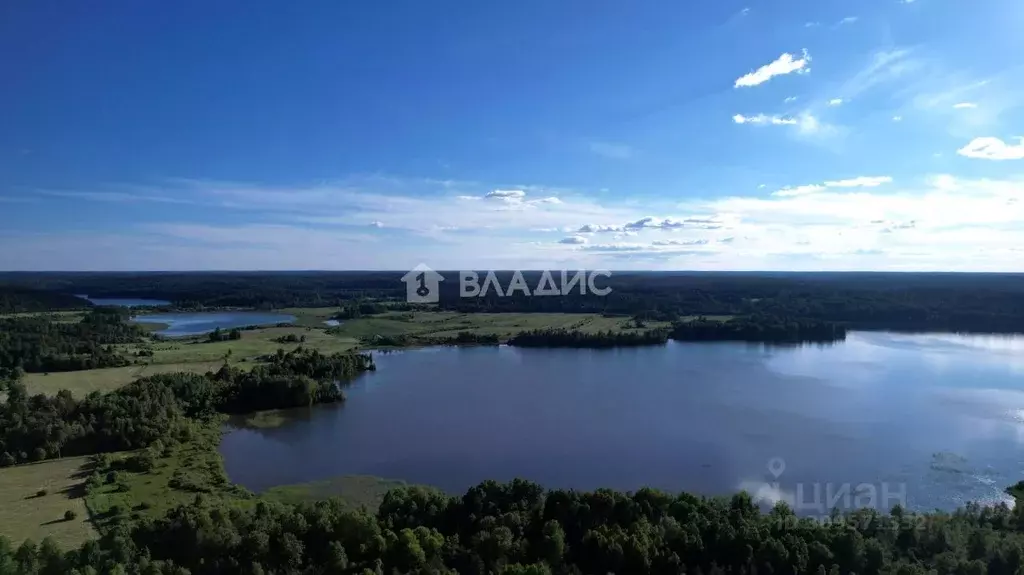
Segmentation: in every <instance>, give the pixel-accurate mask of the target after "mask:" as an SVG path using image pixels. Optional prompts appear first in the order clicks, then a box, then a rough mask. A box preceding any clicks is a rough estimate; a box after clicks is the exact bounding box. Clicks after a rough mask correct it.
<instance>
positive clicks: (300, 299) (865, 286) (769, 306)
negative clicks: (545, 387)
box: [0, 272, 1024, 332]
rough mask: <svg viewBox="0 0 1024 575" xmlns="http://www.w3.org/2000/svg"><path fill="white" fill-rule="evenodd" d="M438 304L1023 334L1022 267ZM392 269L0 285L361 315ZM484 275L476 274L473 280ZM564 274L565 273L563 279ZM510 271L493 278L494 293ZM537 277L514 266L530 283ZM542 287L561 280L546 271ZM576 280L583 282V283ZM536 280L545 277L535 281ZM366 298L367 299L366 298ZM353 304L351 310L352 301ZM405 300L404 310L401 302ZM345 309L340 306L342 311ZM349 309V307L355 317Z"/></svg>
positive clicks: (699, 277) (792, 276) (629, 288)
mask: <svg viewBox="0 0 1024 575" xmlns="http://www.w3.org/2000/svg"><path fill="white" fill-rule="evenodd" d="M442 274H443V275H444V277H445V278H446V281H443V282H441V284H440V302H439V306H440V307H441V308H442V309H452V310H459V311H465V312H474V311H486V312H505V311H507V312H570V313H579V312H595V313H613V314H625V315H638V316H640V317H642V318H644V319H652V320H664V321H676V320H677V319H678V318H679V317H684V316H696V315H709V316H710V315H740V316H746V315H753V314H758V313H762V314H767V315H772V316H778V317H791V318H804V319H810V320H816V321H829V322H836V323H842V324H844V325H846V326H847V327H854V328H860V329H904V330H940V331H979V332H1018V331H1022V330H1024V328H1022V327H1021V326H1024V274H951V273H861V272H848V273H753V272H749V273H746V272H744V273H699V272H658V273H655V272H621V273H620V272H616V273H614V274H612V276H611V277H601V278H598V279H597V280H596V281H595V285H596V287H598V288H604V287H610V288H611V289H612V291H611V292H610V293H608V294H607V295H605V296H597V295H594V294H593V293H591V292H590V291H589V288H588V291H587V293H586V294H580V290H579V284H576V286H575V287H574V288H573V289H572V290H571V293H568V294H566V295H562V296H557V297H546V296H539V297H523V296H522V295H515V296H511V297H499V296H498V295H497V293H496V292H495V290H493V289H491V290H489V292H488V293H487V294H486V295H485V296H484V297H469V298H463V297H460V285H459V284H460V282H459V280H458V277H459V274H458V273H457V272H442ZM402 275H403V273H402V272H279V273H273V272H236V273H228V272H203V273H10V272H8V273H0V284H6V285H9V286H20V287H29V288H44V289H48V290H53V291H57V292H62V293H65V294H67V293H89V294H92V295H93V296H95V297H104V296H105V297H114V296H120V297H138V298H153V299H166V300H171V301H174V302H175V303H176V304H178V305H203V306H241V307H255V308H280V307H288V306H317V307H335V306H337V307H342V308H344V309H345V310H353V309H355V311H359V309H360V308H361V306H363V305H364V304H367V305H369V306H370V308H369V310H370V311H373V307H374V306H376V305H379V304H380V302H383V301H387V302H389V305H398V306H400V307H401V306H404V305H406V304H404V301H405V284H404V283H402V282H401V280H400V278H401V276H402ZM485 276H486V273H481V274H480V278H481V283H482V280H483V278H484V277H485ZM572 276H573V274H572V273H570V274H568V277H569V278H570V279H571V277H572ZM511 277H512V274H511V273H509V272H501V273H498V274H497V278H498V282H499V284H500V286H502V287H503V288H507V287H508V286H509V285H510V281H511ZM541 277H542V276H541V273H540V272H526V273H524V279H525V281H526V283H527V285H528V287H529V288H530V289H531V290H533V289H536V287H538V286H539V285H541V284H540V278H541ZM551 277H552V279H553V281H554V285H555V286H556V287H559V288H560V286H561V285H562V282H561V274H560V273H557V272H556V273H553V274H551ZM583 283H584V284H585V283H586V282H585V281H584V282H583ZM544 285H545V287H547V284H544ZM371 300H373V302H375V303H370V302H371ZM353 306H355V308H353ZM410 307H415V306H410ZM345 313H349V312H348V311H347V312H345ZM360 313H361V312H360Z"/></svg>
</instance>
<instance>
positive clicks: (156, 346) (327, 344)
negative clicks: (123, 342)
mask: <svg viewBox="0 0 1024 575" xmlns="http://www.w3.org/2000/svg"><path fill="white" fill-rule="evenodd" d="M287 335H295V336H297V337H304V338H305V339H306V341H304V342H302V343H301V345H302V346H303V347H305V348H313V349H316V350H318V351H320V352H322V353H336V352H339V351H349V350H351V349H352V348H354V347H355V346H356V343H357V342H356V341H355V340H354V339H351V338H344V337H336V336H333V335H330V334H328V333H326V332H325V331H324V330H323V329H313V328H305V327H266V328H260V329H252V330H245V331H242V339H237V340H227V341H217V342H208V341H206V340H205V339H203V338H188V339H175V340H170V341H158V342H154V343H152V344H150V345H148V346H147V347H148V348H149V349H152V350H153V356H152V357H149V358H146V360H147V361H149V362H150V363H152V364H154V365H158V364H168V363H172V364H182V363H194V362H209V361H223V359H224V358H225V357H226V356H227V357H228V358H229V359H230V360H231V361H233V362H234V361H239V360H241V359H247V360H254V359H256V358H257V357H259V356H261V355H267V354H271V353H274V352H276V351H277V350H278V348H283V349H284V350H285V351H291V350H293V349H295V348H296V347H298V346H299V345H300V344H299V343H280V342H278V341H275V340H277V339H278V338H281V337H284V336H287ZM126 351H128V353H133V352H134V351H135V347H128V348H127V349H126ZM229 354H230V355H229Z"/></svg>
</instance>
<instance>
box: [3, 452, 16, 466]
mask: <svg viewBox="0 0 1024 575" xmlns="http://www.w3.org/2000/svg"><path fill="white" fill-rule="evenodd" d="M15 463H17V461H15V460H14V456H13V455H11V454H10V453H7V452H6V451H5V452H4V453H3V455H0V467H10V466H12V465H14V464H15Z"/></svg>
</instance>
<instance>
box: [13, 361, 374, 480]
mask: <svg viewBox="0 0 1024 575" xmlns="http://www.w3.org/2000/svg"><path fill="white" fill-rule="evenodd" d="M269 358H270V362H269V363H268V364H266V365H257V366H255V367H253V369H252V370H251V371H249V372H245V371H241V370H238V369H233V368H230V367H227V366H224V367H223V368H221V370H220V371H218V372H217V373H210V374H207V375H198V374H193V373H170V374H161V375H153V376H150V377H145V378H141V379H138V380H136V381H134V382H132V383H130V384H128V385H126V386H124V387H121V388H119V389H117V390H115V391H112V392H110V393H107V394H100V393H98V392H93V393H91V394H89V395H88V396H86V397H85V398H83V399H82V400H77V399H75V398H74V397H73V396H72V395H71V393H70V392H68V391H66V390H62V391H61V392H59V393H58V394H57V395H56V396H52V397H51V396H46V395H42V394H40V395H36V396H31V397H30V396H29V395H28V394H27V393H26V391H25V387H24V385H22V384H21V383H18V382H9V383H7V384H6V392H7V398H6V399H5V400H4V401H3V402H2V403H0V465H3V466H6V465H13V464H15V463H24V462H27V461H40V460H43V459H48V458H53V457H62V456H69V455H86V454H93V453H104V452H110V451H121V450H126V449H137V448H141V447H146V446H148V445H150V444H151V443H152V442H154V441H156V440H157V439H162V438H163V439H166V436H168V435H170V436H173V435H174V434H175V432H176V430H177V429H179V428H182V427H187V422H185V421H184V418H199V417H205V416H209V415H212V414H214V413H218V412H219V413H246V412H251V411H257V410H263V409H278V408H290V407H303V406H309V405H312V404H316V403H330V402H336V401H340V400H342V399H343V398H344V395H343V394H342V391H341V389H340V387H339V385H338V382H345V381H348V380H350V379H352V378H353V377H355V376H356V375H358V374H359V373H361V372H362V371H365V370H368V369H373V368H374V365H373V360H372V358H371V357H370V356H369V355H367V354H335V355H323V354H321V353H319V352H317V351H315V350H303V349H297V350H295V351H292V352H290V353H284V351H283V350H281V351H279V352H278V354H276V355H271V356H269Z"/></svg>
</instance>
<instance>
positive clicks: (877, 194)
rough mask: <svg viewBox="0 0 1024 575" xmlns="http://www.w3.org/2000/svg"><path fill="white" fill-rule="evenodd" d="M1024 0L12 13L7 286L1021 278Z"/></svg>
mask: <svg viewBox="0 0 1024 575" xmlns="http://www.w3.org/2000/svg"><path fill="white" fill-rule="evenodd" d="M1022 29H1024V4H1021V3H1020V2H1019V1H1016V0H978V1H977V2H972V3H969V2H963V1H962V0H912V1H909V0H861V1H857V2H854V1H852V0H814V1H811V0H799V1H797V0H777V1H768V0H742V1H740V0H714V1H703V0H694V1H691V2H680V1H677V0H672V1H668V0H660V1H636V2H612V1H607V2H605V1H602V2H594V1H592V0H591V1H582V0H580V1H576V0H564V1H559V2H551V1H550V0H543V1H541V0H523V1H520V2H514V3H496V2H469V1H465V2H462V1H459V2H448V3H436V2H422V1H404V0H403V1H392V2H335V1H323V2H315V1H306V2H292V3H286V2H269V1H262V0H258V1H253V0H249V1H246V2H241V1H237V2H231V1H220V2H200V1H179V2H169V3H158V2H138V1H137V0H130V1H129V0H125V1H115V0H104V1H102V2H91V3H67V2H58V1H47V0H37V1H34V2H8V3H4V4H3V5H2V6H0V74H2V77H3V78H4V82H3V88H2V90H0V114H2V115H0V117H2V118H3V122H2V123H0V269H20V270H38V269H76V270H77V269H82V270H120V269H167V270H178V269H405V268H410V267H412V266H414V265H416V264H418V263H421V262H423V263H426V264H428V265H430V266H432V267H435V268H445V269H457V268H467V267H473V268H478V269H479V268H484V269H486V268H503V269H508V268H549V269H555V268H563V267H566V268H578V267H586V268H611V269H706V270H714V269H744V270H818V269H821V270H836V269H862V270H872V269H878V270H963V271H969V270H1000V271H1020V270H1021V267H1022V266H1021V263H1022V262H1024V199H1022V197H1021V196H1022V195H1024V140H1022V139H1021V138H1022V136H1024V96H1021V94H1024V34H1021V33H1020V31H1021V30H1022Z"/></svg>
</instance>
